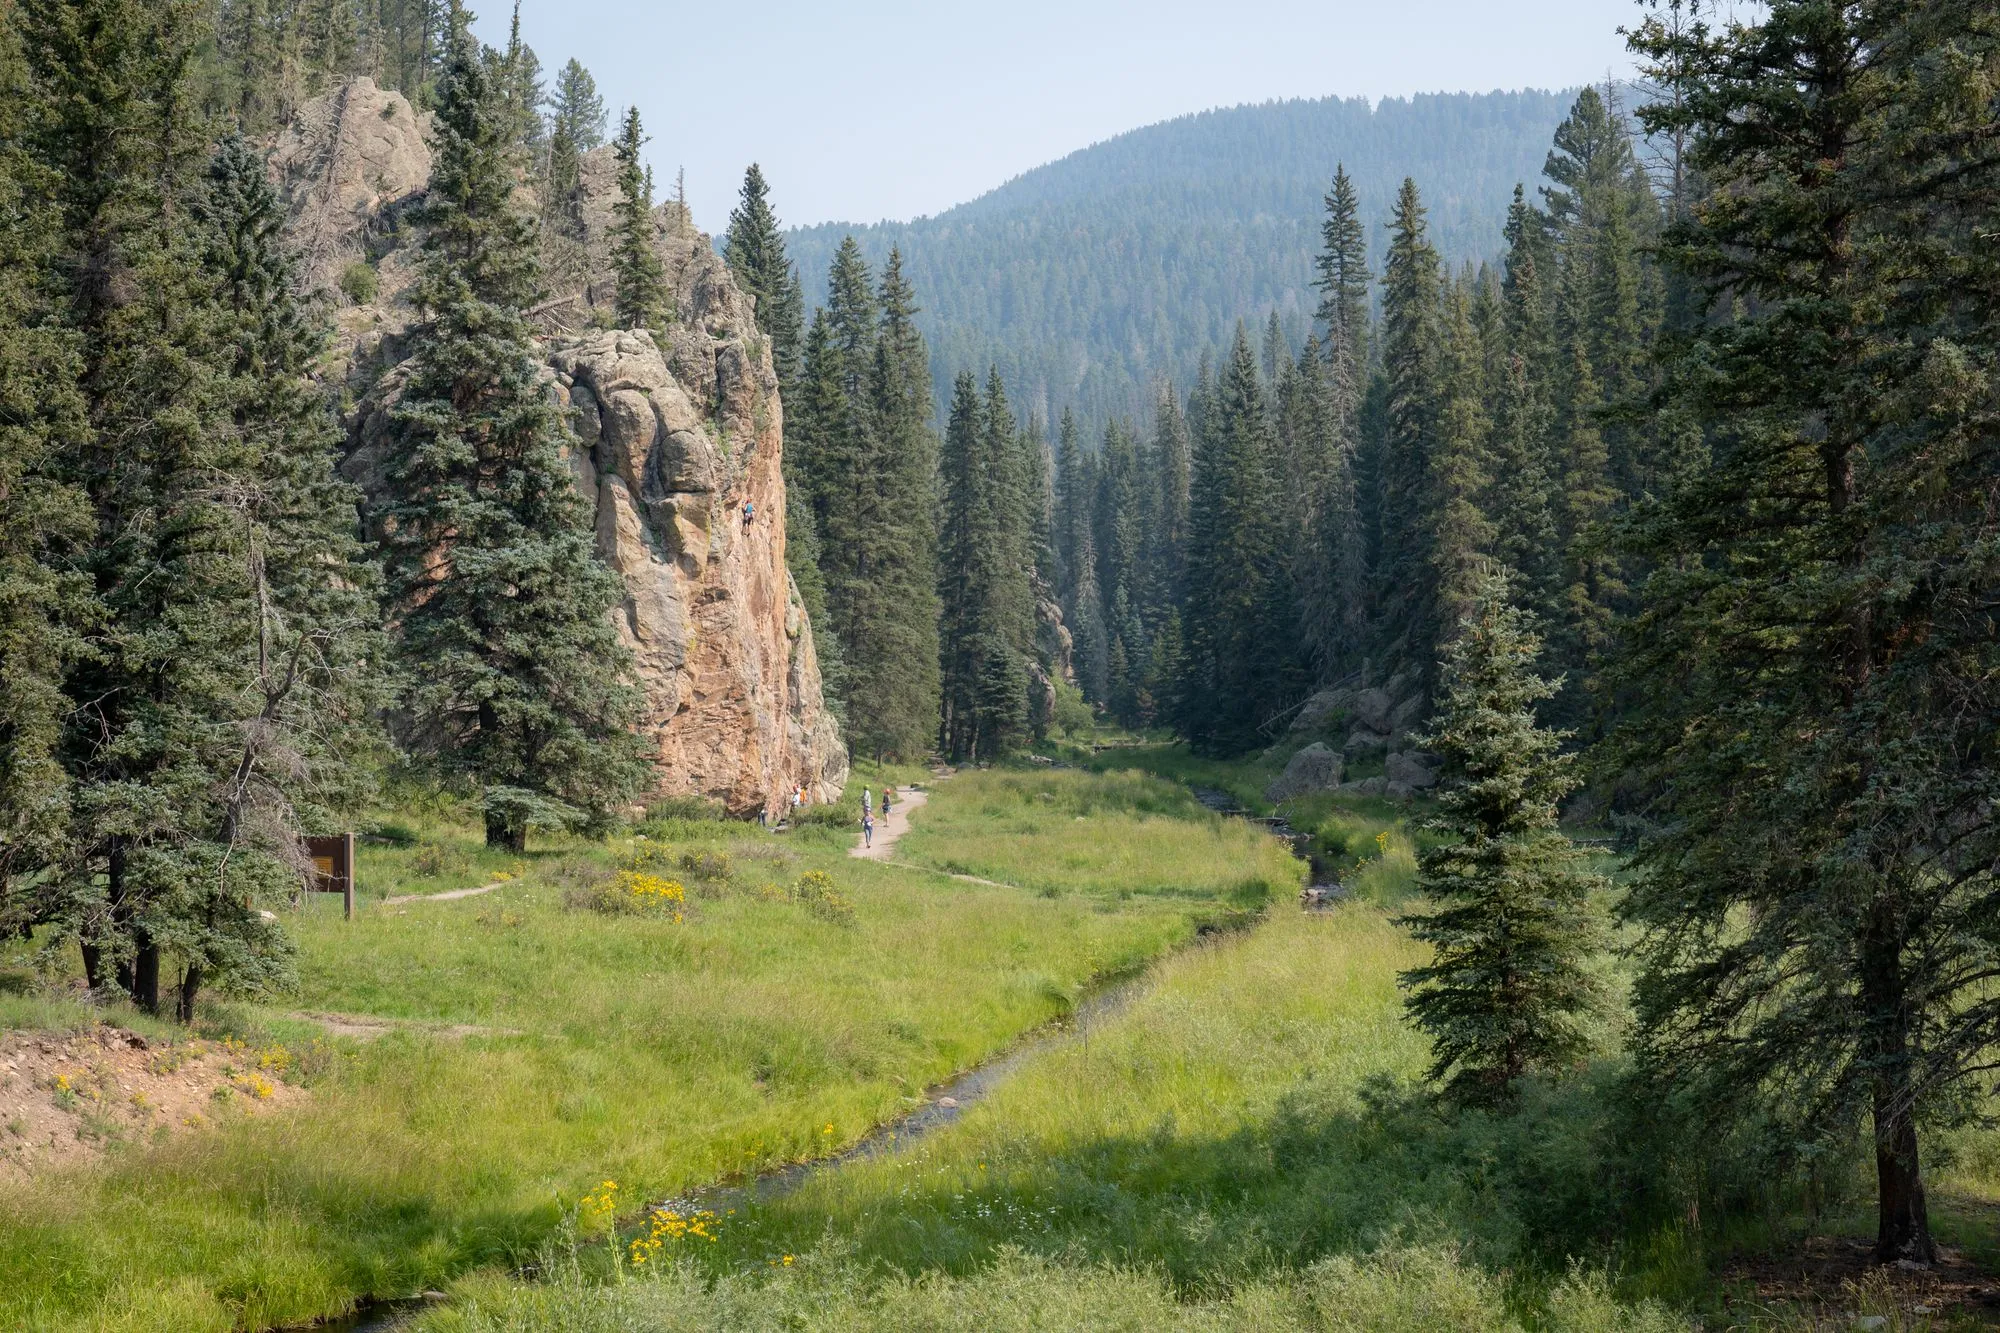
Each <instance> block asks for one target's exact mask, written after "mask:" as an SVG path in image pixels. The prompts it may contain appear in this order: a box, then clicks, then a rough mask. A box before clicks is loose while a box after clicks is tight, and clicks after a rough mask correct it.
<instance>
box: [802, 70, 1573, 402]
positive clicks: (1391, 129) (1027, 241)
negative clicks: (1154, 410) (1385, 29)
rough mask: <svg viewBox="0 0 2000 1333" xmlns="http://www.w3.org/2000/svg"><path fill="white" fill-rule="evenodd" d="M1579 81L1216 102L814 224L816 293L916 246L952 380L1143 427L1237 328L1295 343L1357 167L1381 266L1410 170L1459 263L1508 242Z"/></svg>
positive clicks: (939, 358) (1436, 237) (1435, 228)
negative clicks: (1325, 243)
mask: <svg viewBox="0 0 2000 1333" xmlns="http://www.w3.org/2000/svg"><path fill="white" fill-rule="evenodd" d="M1573 99H1574V92H1573V91H1563V92H1544V91H1539V90H1525V91H1520V92H1491V93H1437V94H1422V95H1419V96H1416V97H1411V98H1388V99H1384V100H1383V101H1382V102H1381V103H1379V104H1376V105H1373V106H1371V105H1370V103H1369V102H1368V101H1367V99H1365V98H1336V97H1327V98H1320V99H1315V100H1292V101H1284V102H1267V103H1263V104H1260V105H1255V106H1237V107H1229V108H1226V109H1221V110H1214V111H1203V112H1199V113H1196V114H1193V115H1187V116H1181V117H1178V118H1176V119H1174V120H1168V121H1162V122H1160V123H1158V124H1154V125H1148V126H1146V127H1144V128H1142V129H1136V130H1132V131H1129V132H1128V133H1125V134H1121V135H1118V136H1116V137H1114V138H1111V139H1107V140H1104V141H1102V142H1100V143H1096V144H1092V145H1091V146H1090V147H1088V148H1083V149H1079V150H1078V151H1076V152H1074V153H1071V154H1070V155H1068V156H1067V157H1064V158H1061V159H1059V160H1057V161H1054V162H1050V163H1047V164H1046V165H1043V166H1039V167H1036V168H1034V169H1033V170H1031V171H1027V172H1024V173H1022V174H1021V175H1020V176H1017V177H1015V178H1014V179H1013V180H1010V181H1008V182H1007V183H1006V184H1004V185H1002V186H1000V187H998V188H997V189H994V190H991V191H989V192H987V193H986V194H983V195H981V196H979V197H978V198H977V199H973V200H971V201H969V202H967V203H964V204H960V205H958V206H957V207H955V208H952V209H949V210H947V211H945V212H943V213H940V214H938V215H937V216H936V217H930V218H918V219H916V220H915V221H911V222H885V223H875V224H871V225H863V226H850V225H846V224H842V223H823V224H820V225H817V226H813V227H802V228H796V229H794V230H793V231H791V232H790V233H788V234H787V237H786V243H787V245H788V246H789V247H790V252H791V255H792V258H793V259H794V260H795V261H796V262H797V263H798V265H799V268H800V272H801V273H802V274H803V276H804V278H805V283H806V292H807V296H808V300H809V301H811V302H814V303H817V302H819V301H821V300H823V299H824V283H825V279H826V269H827V264H828V263H829V261H830V260H831V259H832V257H833V252H834V250H835V248H836V247H837V246H838V245H839V244H840V239H841V237H843V236H846V235H850V234H851V235H853V236H854V237H855V239H856V240H857V241H859V242H860V244H861V246H862V249H863V251H864V252H865V253H866V254H867V256H868V258H869V260H870V262H871V263H873V264H875V265H877V266H878V267H879V265H880V264H881V261H882V260H883V259H884V258H885V257H886V256H887V255H888V252H889V249H890V247H891V246H892V245H893V246H900V247H901V249H902V252H903V260H904V268H905V273H906V274H907V275H908V276H909V277H910V279H911V280H912V281H913V282H914V283H915V285H916V290H917V297H918V299H919V301H920V302H921V303H922V304H923V306H924V311H923V313H922V315H921V316H920V317H919V322H920V324H921V326H922V328H923V331H924V334H925V335H926V337H927V338H928V339H929V340H930V346H931V355H932V360H933V371H934V373H935V376H936V379H937V381H938V384H939V387H940V393H941V394H942V392H943V391H944V390H945V389H947V388H948V387H949V380H950V377H951V376H952V375H954V374H956V373H957V371H959V370H961V369H971V370H973V371H975V372H977V373H979V374H981V375H983V374H984V372H985V369H986V367H987V366H988V365H989V364H995V365H998V366H999V367H1000V371H1001V374H1002V375H1004V376H1005V377H1006V380H1007V386H1008V390H1009V392H1010V393H1012V394H1014V395H1015V396H1016V398H1017V399H1018V401H1017V403H1016V407H1017V409H1019V410H1020V412H1021V414H1022V415H1023V416H1026V415H1028V414H1029V413H1037V414H1039V415H1041V416H1042V418H1043V419H1044V420H1048V419H1049V418H1050V417H1051V416H1052V415H1053V414H1056V413H1059V412H1060V411H1061V410H1062V408H1063V407H1064V406H1065V405H1071V406H1074V407H1076V408H1077V410H1078V412H1079V414H1080V415H1081V416H1082V417H1083V418H1084V419H1085V421H1086V422H1087V423H1088V424H1089V425H1090V427H1091V428H1092V429H1093V430H1095V429H1099V428H1101V426H1102V423H1103V422H1104V421H1105V420H1107V419H1108V418H1110V417H1111V416H1114V415H1125V416H1130V417H1134V418H1143V417H1144V416H1145V415H1146V413H1147V411H1148V407H1149V404H1150V401H1151V386H1152V385H1153V384H1154V383H1156V382H1158V381H1159V380H1161V379H1163V378H1169V377H1171V378H1172V379H1174V380H1176V381H1177V382H1179V383H1180V384H1182V385H1183V386H1185V385H1186V384H1187V383H1188V382H1189V381H1191V380H1192V378H1193V376H1194V373H1195V368H1196V366H1197V364H1198V362H1199V359H1200V357H1201V354H1202V352H1203V351H1205V350H1208V349H1212V348H1214V347H1216V346H1217V345H1218V344H1219V343H1221V342H1222V341H1224V340H1225V339H1227V338H1228V337H1229V336H1230V334H1231V332H1232V331H1233V330H1234V328H1235V324H1236V321H1237V320H1238V319H1243V320H1246V321H1248V322H1249V323H1250V324H1251V325H1252V328H1253V332H1257V331H1260V330H1261V327H1262V325H1263V323H1264V321H1265V320H1266V319H1267V318H1268V317H1269V315H1270V313H1271V312H1272V311H1273V310H1275V311H1277V313H1278V316H1279V318H1280V320H1281V321H1282V322H1283V324H1284V326H1285V330H1286V332H1287V334H1288V335H1289V336H1290V337H1291V338H1292V339H1293V340H1294V341H1297V340H1298V339H1301V338H1303V336H1304V334H1305V330H1306V327H1307V325H1308V323H1309V321H1310V318H1311V313H1312V310H1313V308H1314V306H1315V305H1316V303H1317V294H1316V293H1315V292H1314V291H1313V290H1312V288H1311V282H1312V259H1313V256H1314V254H1315V253H1316V252H1317V250H1318V248H1319V224H1320V217H1321V210H1322V203H1321V200H1322V196H1323V195H1324V194H1325V193H1326V190H1327V187H1328V184H1329V182H1330V180H1331V179H1332V176H1333V170H1334V165H1335V163H1336V162H1344V163H1345V164H1346V167H1347V170H1348V173H1349V174H1350V175H1352V176H1353V177H1354V179H1355V184H1356V186H1357V189H1358V191H1359V194H1360V201H1361V208H1362V215H1363V217H1365V218H1367V219H1368V220H1369V222H1370V225H1371V237H1370V261H1371V264H1372V265H1373V266H1374V267H1375V268H1376V270H1377V271H1378V274H1379V270H1380V256H1381V254H1382V250H1383V235H1384V220H1385V219H1386V217H1387V215H1388V212H1389V207H1390V204H1391V202H1392V201H1393V199H1394V196H1395V191H1396V188H1397V187H1398V186H1399V185H1400V184H1401V182H1402V179H1403V177H1405V176H1414V177H1415V178H1416V181H1417V184H1418V186H1419V188H1420V189H1421V190H1422V191H1423V197H1424V201H1425V203H1426V205H1427V206H1428V207H1429V210H1430V224H1431V237H1432V239H1433V241H1434V242H1435V243H1436V244H1437V246H1438V248H1439V249H1440V250H1441V251H1442V252H1443V253H1444V255H1445V256H1446V258H1447V259H1449V260H1451V261H1453V262H1460V261H1465V260H1473V261H1477V260H1480V259H1485V258H1489V257H1491V256H1493V255H1496V254H1497V253H1498V252H1499V251H1500V248H1501V245H1502V239H1501V228H1502V225H1503V223H1504V221H1505V218H1506V211H1507V202H1508V199H1509V198H1510V197H1511V195H1512V193H1513V189H1514V185H1515V183H1516V182H1517V181H1519V182H1526V183H1528V184H1529V186H1530V188H1531V189H1532V188H1533V184H1534V182H1535V181H1536V180H1537V178H1538V177H1539V176H1540V175H1541V170H1542V162H1543V159H1544V158H1545V156H1546V155H1547V153H1548V148H1549V139H1550V136H1551V135H1552V134H1553V133H1554V132H1555V127H1556V125H1557V124H1558V123H1560V121H1561V120H1562V118H1563V116H1564V114H1565V113H1566V112H1567V111H1568V109H1569V105H1570V103H1571V101H1572V100H1573Z"/></svg>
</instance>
